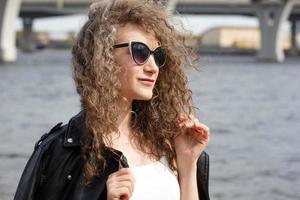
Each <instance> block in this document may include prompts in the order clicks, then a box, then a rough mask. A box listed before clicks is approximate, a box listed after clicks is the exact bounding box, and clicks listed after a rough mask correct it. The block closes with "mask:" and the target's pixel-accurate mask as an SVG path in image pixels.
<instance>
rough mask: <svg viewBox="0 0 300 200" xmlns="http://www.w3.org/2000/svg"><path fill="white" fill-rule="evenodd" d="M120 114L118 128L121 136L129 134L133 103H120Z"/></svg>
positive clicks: (123, 101)
mask: <svg viewBox="0 0 300 200" xmlns="http://www.w3.org/2000/svg"><path fill="white" fill-rule="evenodd" d="M119 107H120V113H119V117H118V120H117V124H116V126H117V127H118V129H119V131H120V132H121V134H129V132H130V123H131V114H132V101H129V100H127V99H122V100H121V101H120V103H119Z"/></svg>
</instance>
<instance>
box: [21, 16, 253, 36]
mask: <svg viewBox="0 0 300 200" xmlns="http://www.w3.org/2000/svg"><path fill="white" fill-rule="evenodd" d="M86 18H87V16H85V15H73V16H64V17H51V18H42V19H36V20H35V21H34V25H33V27H34V30H35V31H47V32H69V31H75V32H78V31H79V29H80V28H81V26H82V24H83V23H84V22H85V20H86ZM180 22H181V23H182V24H183V26H184V27H185V29H187V30H188V31H191V33H192V34H201V33H203V32H205V31H206V30H208V29H210V28H212V27H217V26H242V27H245V26H246V27H257V26H258V21H257V19H256V18H255V17H247V16H228V15H225V16H221V15H213V16H209V15H181V16H175V18H174V24H175V26H176V24H180ZM178 27H180V26H178ZM15 29H16V30H21V29H22V21H21V19H18V20H17V21H16V24H15ZM179 30H180V28H179Z"/></svg>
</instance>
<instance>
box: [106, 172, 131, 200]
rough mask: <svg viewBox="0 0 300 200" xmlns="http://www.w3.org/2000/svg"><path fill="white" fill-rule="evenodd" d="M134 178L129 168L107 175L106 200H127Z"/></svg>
mask: <svg viewBox="0 0 300 200" xmlns="http://www.w3.org/2000/svg"><path fill="white" fill-rule="evenodd" d="M134 182H135V181H134V176H133V173H132V171H131V169H129V168H122V169H120V170H119V171H117V172H115V173H112V174H111V175H109V177H108V179H107V181H106V186H107V200H128V199H129V198H130V197H131V195H132V192H133V189H134Z"/></svg>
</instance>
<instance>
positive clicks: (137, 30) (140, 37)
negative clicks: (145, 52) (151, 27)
mask: <svg viewBox="0 0 300 200" xmlns="http://www.w3.org/2000/svg"><path fill="white" fill-rule="evenodd" d="M130 40H133V41H141V42H144V43H146V44H147V45H148V46H149V47H151V48H155V47H157V46H158V45H159V42H158V40H157V38H156V36H155V33H154V31H146V30H145V29H144V28H143V27H142V26H141V25H138V24H133V23H127V24H125V25H123V26H119V27H118V28H117V36H116V43H123V42H128V41H130Z"/></svg>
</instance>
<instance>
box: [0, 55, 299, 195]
mask: <svg viewBox="0 0 300 200" xmlns="http://www.w3.org/2000/svg"><path fill="white" fill-rule="evenodd" d="M18 56H19V57H18V61H17V62H16V63H13V64H5V65H4V64H1V65H0V91H1V92H0V100H1V103H0V111H1V112H0V124H1V129H0V200H10V199H12V198H13V195H14V192H15V190H16V187H17V183H18V181H19V179H20V176H21V173H22V171H23V169H24V167H25V164H26V162H27V160H28V158H29V156H30V155H31V153H32V151H33V146H34V143H35V141H37V140H38V139H39V137H40V136H41V135H42V134H43V133H45V132H47V131H48V130H49V129H50V128H51V127H52V126H54V125H55V124H56V123H58V122H60V121H62V122H64V123H67V122H68V120H69V119H70V118H71V117H72V116H73V115H75V114H76V113H77V112H78V111H79V109H80V106H79V105H80V104H79V98H78V96H77V94H76V92H75V87H74V84H73V81H72V78H71V67H70V66H71V62H70V58H71V57H70V51H69V50H44V51H40V52H34V53H29V54H28V53H27V54H26V53H22V52H19V54H18ZM199 65H200V66H201V71H200V72H197V71H193V70H189V71H188V74H189V80H190V82H189V83H190V86H191V88H192V90H193V94H194V102H195V105H196V106H197V107H198V108H199V111H198V114H199V119H200V121H201V122H203V123H205V124H206V125H208V126H209V127H210V129H211V142H210V144H209V146H208V147H207V150H206V151H207V152H208V153H209V155H210V164H211V165H210V194H211V199H212V200H232V199H241V200H253V199H259V200H260V199H261V200H283V199H284V200H299V199H300V189H299V188H300V147H299V144H300V135H299V134H300V92H299V91H300V58H288V59H287V60H286V62H284V63H282V64H272V63H260V62H258V61H256V59H255V57H254V56H252V55H204V56H203V57H201V59H200V64H199Z"/></svg>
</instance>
